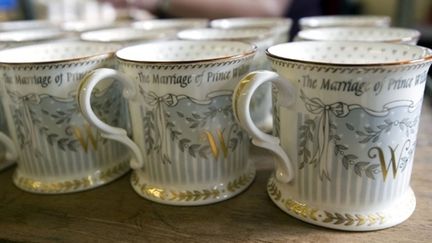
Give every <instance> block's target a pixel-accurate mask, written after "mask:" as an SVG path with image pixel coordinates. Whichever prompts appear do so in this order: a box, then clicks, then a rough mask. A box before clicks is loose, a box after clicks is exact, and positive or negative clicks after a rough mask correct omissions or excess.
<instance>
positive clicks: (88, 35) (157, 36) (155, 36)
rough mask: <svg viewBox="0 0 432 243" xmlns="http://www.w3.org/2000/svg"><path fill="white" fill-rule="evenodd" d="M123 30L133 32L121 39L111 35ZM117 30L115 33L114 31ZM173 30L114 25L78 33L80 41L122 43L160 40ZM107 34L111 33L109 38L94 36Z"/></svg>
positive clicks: (172, 32)
mask: <svg viewBox="0 0 432 243" xmlns="http://www.w3.org/2000/svg"><path fill="white" fill-rule="evenodd" d="M122 31H125V32H127V33H133V34H136V35H133V36H132V37H128V38H123V39H115V38H114V39H113V38H112V36H115V35H117V34H118V32H122ZM116 32H117V33H116ZM174 32H175V31H174V30H171V31H167V30H161V29H154V30H144V29H137V28H132V27H114V28H106V29H97V30H89V31H84V32H82V33H81V34H80V35H79V38H80V40H81V41H85V42H97V43H124V42H128V41H140V40H142V41H143V42H144V41H151V40H161V39H163V38H166V37H169V35H170V34H174ZM101 33H102V34H108V35H111V37H110V38H105V39H103V38H94V37H97V35H98V34H101Z"/></svg>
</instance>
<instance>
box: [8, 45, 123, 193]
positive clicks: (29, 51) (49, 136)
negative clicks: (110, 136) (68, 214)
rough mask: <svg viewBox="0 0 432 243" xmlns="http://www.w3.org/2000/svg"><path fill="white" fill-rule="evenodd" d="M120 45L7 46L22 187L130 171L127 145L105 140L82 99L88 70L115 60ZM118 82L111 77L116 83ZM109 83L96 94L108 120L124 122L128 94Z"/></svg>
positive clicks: (65, 188) (38, 188) (70, 184)
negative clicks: (79, 101)
mask: <svg viewBox="0 0 432 243" xmlns="http://www.w3.org/2000/svg"><path fill="white" fill-rule="evenodd" d="M118 47H119V46H118V45H113V44H92V43H83V42H78V41H67V42H52V43H45V44H37V45H29V46H24V47H17V48H11V49H6V50H2V51H0V75H1V78H2V79H1V82H2V87H4V92H2V93H4V95H2V97H1V98H2V103H3V106H4V112H5V117H6V120H7V124H8V126H9V132H10V136H11V138H12V141H14V145H15V148H16V150H17V151H18V154H19V156H18V158H17V168H16V170H15V173H14V176H13V182H14V183H15V185H16V186H17V187H18V188H20V189H23V190H25V191H29V192H35V193H47V194H50V193H68V192H75V191H81V190H86V189H90V188H94V187H97V186H100V185H103V184H105V183H107V182H109V181H112V180H114V179H116V178H117V177H119V176H121V175H123V174H124V173H126V172H127V171H128V170H129V164H128V162H129V157H130V155H129V153H128V150H127V149H126V148H125V147H124V146H123V145H122V144H120V143H115V142H113V141H111V140H107V139H104V138H103V137H101V136H100V133H99V132H98V131H97V129H96V128H95V127H92V126H91V125H90V124H88V123H87V122H86V121H85V119H84V118H83V117H82V116H81V115H80V112H79V109H78V105H77V102H76V99H75V96H76V91H77V87H78V84H79V81H80V80H81V78H82V77H83V76H84V74H86V73H87V72H88V71H90V70H92V69H95V68H100V67H112V66H113V58H112V56H113V53H114V52H115V51H116V50H117V49H118ZM111 83H112V82H111ZM111 83H110V82H109V81H107V82H105V83H103V84H101V85H100V86H98V89H97V90H95V92H94V96H95V97H94V99H93V100H94V106H97V107H100V108H101V109H99V111H100V115H101V116H102V117H103V119H105V120H106V121H107V122H111V123H113V124H118V125H123V124H122V123H123V119H121V117H122V112H123V107H124V105H123V106H122V102H123V101H122V99H121V93H119V92H118V91H117V90H118V88H116V87H114V86H115V83H113V84H111Z"/></svg>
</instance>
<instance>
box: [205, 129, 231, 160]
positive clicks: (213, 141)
mask: <svg viewBox="0 0 432 243" xmlns="http://www.w3.org/2000/svg"><path fill="white" fill-rule="evenodd" d="M216 133H217V137H218V139H219V143H220V146H221V150H222V153H223V157H224V158H226V157H227V156H228V147H227V145H226V143H225V139H224V136H223V133H222V131H221V130H220V129H218V130H217V131H216ZM205 135H206V137H207V140H208V142H209V144H210V149H211V151H212V154H213V157H215V159H217V158H218V157H219V149H218V147H217V144H216V139H215V137H214V136H213V134H212V133H211V132H209V131H205Z"/></svg>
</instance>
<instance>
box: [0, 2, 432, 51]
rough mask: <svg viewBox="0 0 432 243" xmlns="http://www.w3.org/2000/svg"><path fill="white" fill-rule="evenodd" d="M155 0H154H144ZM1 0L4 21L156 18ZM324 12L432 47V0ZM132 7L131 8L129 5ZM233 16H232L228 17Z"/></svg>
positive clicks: (115, 7) (336, 6)
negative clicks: (359, 19) (378, 19)
mask: <svg viewBox="0 0 432 243" xmlns="http://www.w3.org/2000/svg"><path fill="white" fill-rule="evenodd" d="M142 1H143V2H145V1H151V0H142ZM118 2H121V1H116V0H113V1H97V0H0V21H10V20H23V19H47V20H50V21H54V22H64V21H76V20H85V21H101V20H103V21H107V22H109V21H114V20H125V19H128V20H142V19H148V18H154V17H155V16H154V15H153V14H151V13H150V12H147V11H145V10H143V9H139V8H136V7H130V6H129V5H128V4H127V3H128V2H129V3H130V2H135V1H134V0H129V1H127V0H124V1H123V3H126V4H118ZM321 5H322V7H321V8H322V14H323V15H337V14H359V15H387V16H390V17H391V18H392V26H398V27H407V28H415V29H418V30H420V32H421V33H422V35H421V39H420V41H419V45H423V46H429V47H431V46H432V1H431V0H379V1H378V0H321ZM128 6H129V7H128ZM228 17H229V16H228Z"/></svg>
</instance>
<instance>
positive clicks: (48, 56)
mask: <svg viewBox="0 0 432 243" xmlns="http://www.w3.org/2000/svg"><path fill="white" fill-rule="evenodd" d="M118 49H119V45H115V44H103V45H102V44H100V43H90V42H88V43H87V42H80V41H71V42H69V41H67V42H66V41H65V42H54V43H46V44H38V45H28V46H23V47H17V48H11V49H6V50H3V51H0V63H47V62H58V61H69V60H76V59H81V58H88V57H92V56H99V55H102V54H107V53H114V52H115V51H116V50H118Z"/></svg>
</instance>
